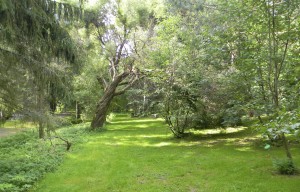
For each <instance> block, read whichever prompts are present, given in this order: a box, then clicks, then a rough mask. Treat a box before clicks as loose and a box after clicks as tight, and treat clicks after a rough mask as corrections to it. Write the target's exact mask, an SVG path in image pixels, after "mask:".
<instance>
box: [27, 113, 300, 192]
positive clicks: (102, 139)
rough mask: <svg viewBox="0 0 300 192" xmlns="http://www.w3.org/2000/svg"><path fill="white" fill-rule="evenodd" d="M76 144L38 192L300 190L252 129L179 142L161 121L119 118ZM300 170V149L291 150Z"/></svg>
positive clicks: (278, 151) (298, 183)
mask: <svg viewBox="0 0 300 192" xmlns="http://www.w3.org/2000/svg"><path fill="white" fill-rule="evenodd" d="M88 137H89V138H88V140H89V141H88V142H87V143H84V144H81V146H74V148H73V150H74V151H72V152H70V153H69V154H68V155H67V157H66V159H65V161H64V163H63V164H62V165H61V166H60V167H59V168H58V170H57V171H56V172H54V173H50V174H47V175H46V177H45V178H44V179H43V180H42V181H40V182H39V183H38V184H37V185H36V189H35V190H32V191H37V192H46V191H49V192H54V191H55V192H63V191H65V192H76V191H78V192H92V191H94V192H114V191H115V192H117V191H120V192H121V191H122V192H143V191H149V192H150V191H151V192H161V191H162V192H175V191H181V192H197V191H205V192H207V191H222V192H225V191H228V192H232V191H259V192H262V191H264V192H266V191H270V192H273V191H283V192H287V191H295V192H296V191H299V190H300V177H299V176H280V175H277V174H275V173H274V171H273V167H272V159H273V158H275V157H279V158H281V157H284V151H283V149H282V148H271V150H269V151H266V150H264V149H263V146H261V145H260V144H259V143H258V142H257V137H255V134H253V133H252V132H251V130H250V131H249V130H247V129H245V130H243V129H242V130H240V132H238V133H234V132H233V133H227V134H219V135H218V134H217V135H213V134H211V135H205V134H203V133H202V134H200V136H199V137H197V138H195V137H192V138H189V139H187V140H178V139H174V138H173V137H172V136H171V135H170V134H169V131H168V129H167V127H166V125H165V124H164V122H163V121H162V120H157V119H131V118H129V117H127V116H117V117H116V118H115V119H114V121H113V122H112V123H111V124H109V125H107V130H106V131H103V132H98V133H92V134H90V135H89V136H88ZM292 153H293V155H294V160H295V163H296V165H298V166H300V148H299V146H298V147H297V148H296V147H293V148H292Z"/></svg>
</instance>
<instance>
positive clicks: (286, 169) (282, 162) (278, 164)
mask: <svg viewBox="0 0 300 192" xmlns="http://www.w3.org/2000/svg"><path fill="white" fill-rule="evenodd" d="M273 166H274V168H275V169H276V171H278V173H279V174H282V175H294V174H296V172H297V169H296V167H295V165H294V163H293V161H292V160H291V159H289V158H285V159H275V160H274V161H273Z"/></svg>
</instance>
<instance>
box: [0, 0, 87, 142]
mask: <svg viewBox="0 0 300 192" xmlns="http://www.w3.org/2000/svg"><path fill="white" fill-rule="evenodd" d="M28 10H31V11H28ZM80 15H81V11H80V9H79V8H76V7H72V6H70V5H69V4H64V3H58V2H55V1H51V0H26V1H18V0H12V1H11V0H3V1H1V2H0V29H1V31H0V36H1V42H0V65H1V68H3V69H6V70H5V71H2V70H1V72H0V73H1V76H2V77H3V78H2V79H1V82H0V86H1V93H0V98H1V100H3V101H4V103H5V104H4V105H5V106H6V108H8V109H10V111H11V112H13V111H14V112H16V111H18V112H21V111H23V114H26V115H28V116H31V117H32V118H33V119H34V120H36V121H38V122H39V136H40V138H42V137H44V134H45V133H44V132H45V131H44V126H45V122H46V121H47V119H49V118H47V111H48V106H49V102H48V104H45V102H47V101H46V100H47V96H46V95H48V93H50V92H52V96H53V93H54V92H53V84H57V83H58V82H61V80H62V78H61V77H62V76H61V74H63V73H66V71H70V70H69V69H70V68H71V66H68V65H66V64H67V63H74V62H75V54H74V53H75V50H76V48H75V46H74V44H73V43H72V39H71V38H70V36H69V34H68V32H67V31H66V30H65V29H64V28H63V27H62V23H65V21H71V19H74V18H79V17H80ZM6 74H7V75H6ZM8 85H10V86H8ZM50 85H51V86H50ZM48 86H50V88H51V89H50V90H51V91H50V92H49V89H48V88H49V87H48ZM32 93H33V95H32ZM49 95H51V94H49ZM32 106H33V107H32ZM45 106H47V107H45Z"/></svg>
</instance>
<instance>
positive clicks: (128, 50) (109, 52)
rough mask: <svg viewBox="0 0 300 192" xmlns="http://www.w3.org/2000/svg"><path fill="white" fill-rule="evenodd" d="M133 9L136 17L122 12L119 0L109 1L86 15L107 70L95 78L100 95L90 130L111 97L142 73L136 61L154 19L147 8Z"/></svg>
mask: <svg viewBox="0 0 300 192" xmlns="http://www.w3.org/2000/svg"><path fill="white" fill-rule="evenodd" d="M133 11H134V12H135V13H136V14H137V15H138V18H136V17H132V16H130V15H128V14H127V13H124V10H123V7H122V3H121V2H120V1H118V2H114V1H108V2H107V3H105V4H104V5H103V6H102V8H101V9H100V10H98V11H96V12H91V13H90V14H89V15H87V18H86V21H87V24H88V25H90V24H91V25H92V26H93V29H94V31H95V33H96V34H95V35H96V38H97V40H98V41H99V44H100V46H101V56H102V57H103V58H105V59H106V61H105V63H104V64H103V67H105V68H106V71H105V73H103V74H101V75H100V74H99V76H98V77H97V79H98V82H99V83H100V85H101V86H102V88H103V95H102V97H101V99H100V100H99V101H98V104H97V107H96V112H95V115H94V118H93V120H92V123H91V127H92V129H97V128H101V127H103V124H104V122H105V120H106V114H107V111H108V109H109V106H110V104H111V102H112V100H113V98H114V97H115V96H118V95H122V94H124V93H125V91H126V90H128V89H129V88H130V87H131V86H133V84H134V83H135V82H136V81H137V80H138V79H140V78H141V76H142V74H141V71H140V66H138V63H140V62H141V60H140V58H141V56H142V54H143V53H142V51H143V48H144V47H145V46H146V44H147V43H148V41H149V38H150V37H151V35H152V34H151V31H152V29H153V27H154V24H155V23H154V22H155V18H154V15H153V14H151V12H149V11H148V10H147V9H146V8H137V9H136V10H133Z"/></svg>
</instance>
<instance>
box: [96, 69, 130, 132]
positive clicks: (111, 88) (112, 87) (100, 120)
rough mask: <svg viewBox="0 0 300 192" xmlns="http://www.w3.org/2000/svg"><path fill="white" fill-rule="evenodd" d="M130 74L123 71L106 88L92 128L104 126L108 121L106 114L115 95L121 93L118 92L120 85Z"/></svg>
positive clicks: (98, 105)
mask: <svg viewBox="0 0 300 192" xmlns="http://www.w3.org/2000/svg"><path fill="white" fill-rule="evenodd" d="M128 75H129V73H125V72H124V73H122V74H120V75H118V76H116V77H115V79H114V80H113V81H112V82H111V83H110V84H109V85H108V86H107V87H106V88H105V90H104V94H103V96H102V98H101V99H100V101H99V102H98V104H97V108H96V113H95V115H94V118H93V120H92V123H91V128H92V130H95V129H97V128H102V127H103V124H104V123H105V121H106V114H107V111H108V108H109V106H110V103H111V101H112V100H113V98H114V96H117V95H119V93H117V92H116V90H117V87H118V85H119V84H120V83H121V82H122V81H123V80H124V79H125V78H126V77H127V76H128Z"/></svg>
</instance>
